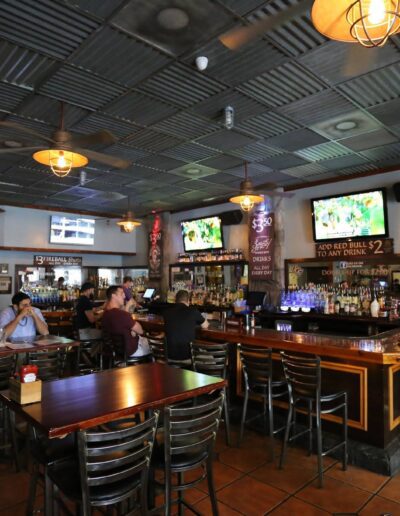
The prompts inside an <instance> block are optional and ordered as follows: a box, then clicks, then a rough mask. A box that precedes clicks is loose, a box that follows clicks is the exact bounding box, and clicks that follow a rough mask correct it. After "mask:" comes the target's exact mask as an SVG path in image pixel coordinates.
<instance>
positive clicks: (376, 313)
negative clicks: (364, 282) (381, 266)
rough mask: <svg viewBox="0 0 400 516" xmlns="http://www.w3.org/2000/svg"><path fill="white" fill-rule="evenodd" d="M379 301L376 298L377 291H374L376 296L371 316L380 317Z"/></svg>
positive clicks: (371, 308) (371, 306)
mask: <svg viewBox="0 0 400 516" xmlns="http://www.w3.org/2000/svg"><path fill="white" fill-rule="evenodd" d="M379 308H380V307H379V303H378V300H377V298H376V292H375V291H374V297H373V300H372V303H371V305H370V310H371V317H379Z"/></svg>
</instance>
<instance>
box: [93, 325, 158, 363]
mask: <svg viewBox="0 0 400 516" xmlns="http://www.w3.org/2000/svg"><path fill="white" fill-rule="evenodd" d="M103 340H104V343H105V348H108V349H109V350H110V352H111V357H110V358H111V368H113V367H116V366H117V365H118V360H121V361H122V362H124V363H125V364H126V365H127V366H130V365H137V364H144V363H146V362H151V361H152V357H153V355H152V354H151V353H149V354H147V355H141V356H132V355H128V353H127V351H126V347H125V343H124V340H123V337H122V336H121V335H108V334H105V333H104V332H103Z"/></svg>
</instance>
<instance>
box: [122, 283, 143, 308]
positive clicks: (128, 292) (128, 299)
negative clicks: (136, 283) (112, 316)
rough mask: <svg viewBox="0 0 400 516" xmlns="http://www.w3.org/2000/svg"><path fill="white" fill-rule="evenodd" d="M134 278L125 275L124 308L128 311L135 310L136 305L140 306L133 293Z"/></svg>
mask: <svg viewBox="0 0 400 516" xmlns="http://www.w3.org/2000/svg"><path fill="white" fill-rule="evenodd" d="M132 287H133V279H132V276H124V279H123V283H122V289H123V291H124V296H125V302H124V310H126V311H127V312H133V311H134V310H135V308H136V307H139V306H140V305H138V303H137V302H136V300H135V299H134V297H133V295H132Z"/></svg>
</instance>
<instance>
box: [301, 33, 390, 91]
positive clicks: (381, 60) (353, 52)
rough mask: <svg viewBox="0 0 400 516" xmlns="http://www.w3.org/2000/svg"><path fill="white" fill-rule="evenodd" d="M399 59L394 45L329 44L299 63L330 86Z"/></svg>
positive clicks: (310, 53) (312, 52) (334, 42)
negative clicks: (371, 46)
mask: <svg viewBox="0 0 400 516" xmlns="http://www.w3.org/2000/svg"><path fill="white" fill-rule="evenodd" d="M398 59H399V51H398V49H396V47H395V46H394V45H391V44H390V43H389V44H387V45H385V46H384V47H380V48H364V47H363V46H361V45H344V44H343V43H340V42H337V41H329V42H328V43H326V44H325V45H323V46H321V47H319V48H317V49H315V50H313V51H311V52H309V53H308V54H307V55H305V56H303V57H301V58H300V59H299V61H300V63H301V64H302V65H304V66H306V67H307V68H309V69H310V70H312V71H313V72H314V73H316V74H318V76H319V77H321V78H322V79H323V80H324V81H326V82H328V83H329V84H339V83H341V82H344V81H347V80H349V79H351V78H353V77H355V76H357V75H363V74H366V73H368V72H371V71H372V70H376V69H378V68H382V67H384V66H387V65H390V64H392V63H395V62H396V61H398Z"/></svg>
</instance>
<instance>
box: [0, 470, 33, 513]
mask: <svg viewBox="0 0 400 516" xmlns="http://www.w3.org/2000/svg"><path fill="white" fill-rule="evenodd" d="M29 479H30V477H29V474H28V473H26V472H24V471H23V472H20V473H13V472H11V473H10V474H9V475H5V476H3V477H1V480H0V509H3V508H4V507H10V506H12V505H17V504H18V503H19V502H22V501H24V500H26V499H27V497H28V488H29Z"/></svg>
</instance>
